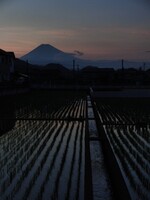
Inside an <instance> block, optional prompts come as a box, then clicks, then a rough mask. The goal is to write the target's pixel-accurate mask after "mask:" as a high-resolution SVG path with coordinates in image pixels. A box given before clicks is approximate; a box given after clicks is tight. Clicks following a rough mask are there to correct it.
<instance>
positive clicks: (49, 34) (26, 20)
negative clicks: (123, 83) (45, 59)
mask: <svg viewBox="0 0 150 200" xmlns="http://www.w3.org/2000/svg"><path fill="white" fill-rule="evenodd" d="M112 2H113V3H112ZM41 43H48V44H51V45H53V46H55V47H57V48H59V49H61V50H63V51H65V52H73V51H74V50H79V51H81V52H84V58H92V59H121V58H124V59H142V60H150V53H148V52H146V51H150V2H149V0H122V1H120V0H114V1H110V0H82V1H81V0H75V1H74V0H63V1H60V0H42V1H41V0H26V1H25V0H5V1H4V0H2V1H1V3H0V45H1V46H0V48H3V49H5V50H12V51H15V53H16V55H17V56H21V55H23V54H25V53H27V52H28V51H30V50H32V49H33V48H35V47H36V46H38V45H39V44H41Z"/></svg>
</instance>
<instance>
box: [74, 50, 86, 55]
mask: <svg viewBox="0 0 150 200" xmlns="http://www.w3.org/2000/svg"><path fill="white" fill-rule="evenodd" d="M74 52H75V55H76V56H83V55H84V53H83V52H81V51H78V50H74Z"/></svg>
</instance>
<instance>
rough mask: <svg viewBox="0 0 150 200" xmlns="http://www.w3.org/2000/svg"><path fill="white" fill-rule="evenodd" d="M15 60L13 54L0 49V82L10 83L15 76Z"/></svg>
mask: <svg viewBox="0 0 150 200" xmlns="http://www.w3.org/2000/svg"><path fill="white" fill-rule="evenodd" d="M14 60H15V55H14V53H13V52H6V51H4V50H2V49H0V82H2V81H10V80H11V79H12V77H13V74H14Z"/></svg>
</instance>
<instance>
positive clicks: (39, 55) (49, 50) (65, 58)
mask: <svg viewBox="0 0 150 200" xmlns="http://www.w3.org/2000/svg"><path fill="white" fill-rule="evenodd" d="M20 59H21V60H23V61H28V62H29V63H30V64H33V65H42V66H45V65H48V64H50V63H57V64H61V65H63V66H65V67H67V68H68V69H72V68H73V60H75V61H76V67H77V65H78V67H79V68H83V67H85V66H87V65H88V66H89V65H91V66H97V67H101V68H115V69H118V68H121V67H122V65H121V60H97V61H91V60H84V59H80V58H78V57H76V56H75V55H74V54H71V53H65V52H63V51H61V50H59V49H57V48H55V47H53V46H52V45H50V44H41V45H39V46H38V47H36V48H35V49H33V50H32V51H30V52H29V53H27V54H26V55H24V56H22V57H21V58H20ZM124 67H125V68H132V67H133V68H140V67H143V68H144V67H145V68H150V62H147V63H146V65H144V64H143V62H142V61H141V62H138V61H125V62H124Z"/></svg>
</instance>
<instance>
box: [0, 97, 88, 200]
mask: <svg viewBox="0 0 150 200" xmlns="http://www.w3.org/2000/svg"><path fill="white" fill-rule="evenodd" d="M48 108H49V107H48V104H45V105H44V106H43V107H42V109H39V110H37V109H31V110H30V109H29V107H28V106H27V107H26V106H23V107H20V108H18V109H17V111H16V113H15V114H16V118H17V121H16V123H15V126H14V128H13V129H12V130H10V131H8V132H7V133H5V134H3V135H1V136H0V169H1V170H0V186H1V187H0V199H3V200H5V199H15V200H17V199H18V200H20V199H45V200H47V199H84V168H85V158H84V157H85V131H86V124H85V123H86V121H85V118H86V101H85V100H83V99H78V100H74V101H71V102H70V103H68V104H67V105H65V106H61V107H60V108H59V109H57V111H55V110H54V111H53V112H52V111H51V112H47V109H48ZM44 109H45V110H46V112H45V111H44ZM37 119H39V120H37ZM44 119H45V120H44Z"/></svg>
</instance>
